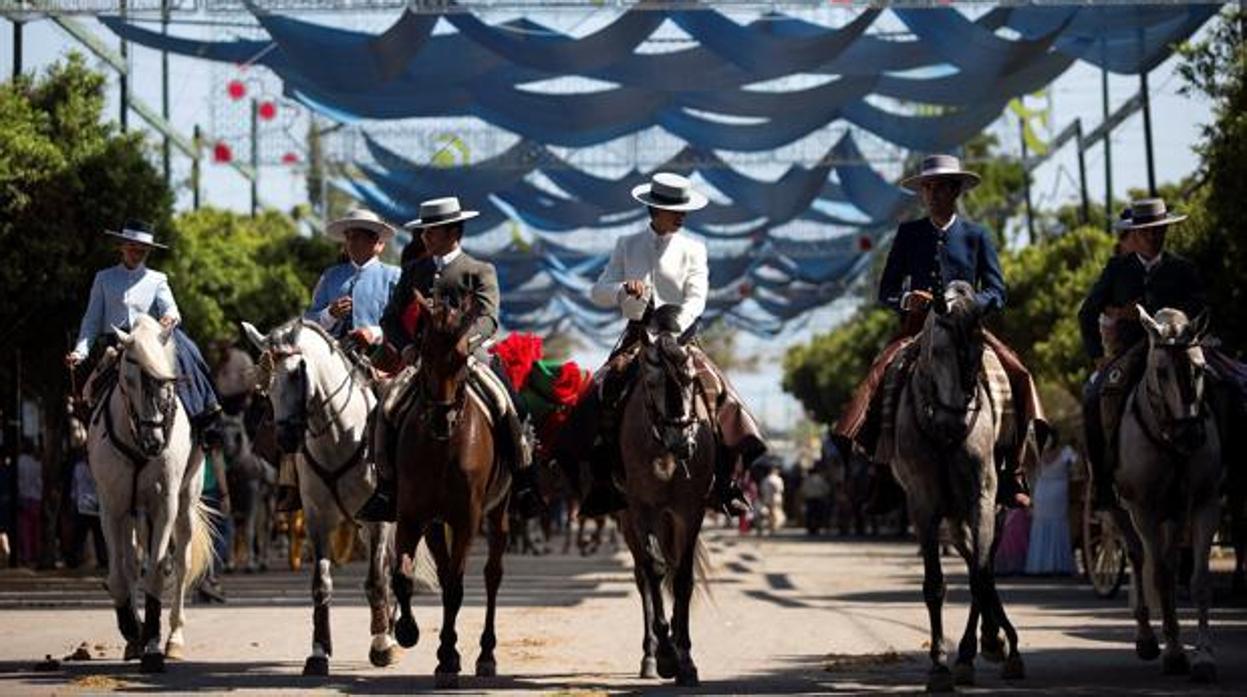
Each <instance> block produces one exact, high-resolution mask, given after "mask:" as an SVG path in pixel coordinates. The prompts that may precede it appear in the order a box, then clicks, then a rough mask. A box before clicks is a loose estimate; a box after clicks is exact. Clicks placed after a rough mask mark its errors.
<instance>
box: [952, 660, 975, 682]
mask: <svg viewBox="0 0 1247 697" xmlns="http://www.w3.org/2000/svg"><path fill="white" fill-rule="evenodd" d="M953 684H956V685H966V686H969V685H973V684H974V664H973V663H958V664H956V665H954V666H953Z"/></svg>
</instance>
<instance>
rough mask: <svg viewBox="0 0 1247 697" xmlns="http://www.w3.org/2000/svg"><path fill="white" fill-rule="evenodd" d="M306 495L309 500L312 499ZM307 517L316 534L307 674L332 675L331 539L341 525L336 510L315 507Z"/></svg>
mask: <svg viewBox="0 0 1247 697" xmlns="http://www.w3.org/2000/svg"><path fill="white" fill-rule="evenodd" d="M310 498H311V497H309V496H306V495H305V496H304V497H303V501H304V503H305V504H308V503H310ZM305 510H307V511H308V513H307V515H306V517H305V518H304V520H305V523H306V525H307V527H308V528H309V530H308V533H309V536H310V537H311V538H312V654H311V655H310V656H308V657H307V660H306V661H305V662H304V663H303V674H304V675H308V676H317V677H323V676H327V675H329V657H330V656H332V655H333V633H332V631H331V628H330V626H329V604H330V603H331V602H332V601H333V578H332V577H331V576H330V573H329V572H330V569H331V568H332V566H333V562H332V561H330V555H331V551H330V550H331V547H330V540H331V539H332V538H333V531H334V530H336V529H337V527H338V517H339V516H338V514H337V512H336V511H321V510H316V509H314V508H309V509H305Z"/></svg>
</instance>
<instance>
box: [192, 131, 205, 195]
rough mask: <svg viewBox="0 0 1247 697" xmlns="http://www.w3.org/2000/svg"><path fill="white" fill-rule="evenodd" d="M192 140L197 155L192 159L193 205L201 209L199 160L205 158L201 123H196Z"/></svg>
mask: <svg viewBox="0 0 1247 697" xmlns="http://www.w3.org/2000/svg"><path fill="white" fill-rule="evenodd" d="M192 141H193V142H194V144H195V148H194V149H195V157H194V158H192V159H191V207H192V208H193V209H194V210H199V162H200V160H202V159H203V158H202V157H200V155H201V154H202V153H203V136H202V134H201V133H200V132H199V124H195V130H194V135H193V136H192Z"/></svg>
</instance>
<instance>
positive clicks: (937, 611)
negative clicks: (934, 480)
mask: <svg viewBox="0 0 1247 697" xmlns="http://www.w3.org/2000/svg"><path fill="white" fill-rule="evenodd" d="M914 522H915V525H916V526H917V528H918V542H919V544H920V545H921V547H922V599H923V601H924V602H925V603H926V605H927V617H928V620H929V622H930V625H931V637H930V642H931V649H930V652H929V655H930V658H931V669H930V671H929V672H928V673H927V691H928V692H951V691H953V689H954V688H953V676H952V673H951V672H950V671H949V670H948V666H946V665H944V617H943V609H944V591H945V587H944V570H943V569H942V568H941V567H940V517H939V516H938V515H936V514H934V513H919V512H917V511H915V516H914Z"/></svg>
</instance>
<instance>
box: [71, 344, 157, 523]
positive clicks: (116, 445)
mask: <svg viewBox="0 0 1247 697" xmlns="http://www.w3.org/2000/svg"><path fill="white" fill-rule="evenodd" d="M123 360H127V359H126V357H125V354H124V353H122V354H121V355H120V356H118V357H117V361H118V362H119V363H120V362H121V361H123ZM143 379H144V380H148V379H149V378H147V376H146V375H144V377H143ZM123 382H124V381H123V380H122V379H121V374H120V370H119V371H118V375H117V382H114V383H113V384H112V385H110V386H109V388H108V393H107V394H106V395H105V396H104V398H103V399H101V400H100V406H99V409H98V411H97V412H96V415H95V417H94V418H93V419H92V421H95V422H98V420H99V418H100V415H101V412H102V414H103V417H104V434H105V437H106V438H107V439H108V442H109V444H110V445H112V446H113V449H114V450H116V451H117V452H118V453H121V455H122V456H124V457H125V458H126V459H127V460H129V461H130V464H131V465H133V466H134V475H133V476H132V477H131V478H130V515H135V513H136V512H137V507H138V486H139V475H141V474H142V473H143V469H144V468H146V467H147V463H149V462H151V461H152V460H153V459H155V458H156V457H157V456H158V455H153V456H151V457H148V456H146V455H144V454H143V453H142V452H140V451H139V449H138V448H136V447H134V445H132V444H131V443H129V442H127V441H126V440H125V439H123V438H121V436H120V434H118V432H117V426H116V424H115V422H114V421H113V410H112V398H113V393H114V392H116V393H118V394H120V395H121V401H122V404H123V407H124V409H125V410H126V415H127V422H128V425H129V432H130V439H131V440H137V439H138V427H139V426H142V425H149V426H154V425H157V424H156V423H155V422H150V421H142V420H140V421H138V422H136V421H135V419H134V414H133V412H132V411H131V410H130V398H129V395H128V393H127V392H126V389H125V387H124V386H123V384H122V383H123ZM176 411H177V396H176V395H174V397H173V399H170V400H167V401H166V402H165V404H162V405H161V413H162V414H163V416H164V421H163V422H162V423H160V424H159V425H160V427H161V433H162V434H163V436H164V447H165V448H168V447H169V435H170V433H171V432H172V430H173V417H174V415H175V414H176Z"/></svg>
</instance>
